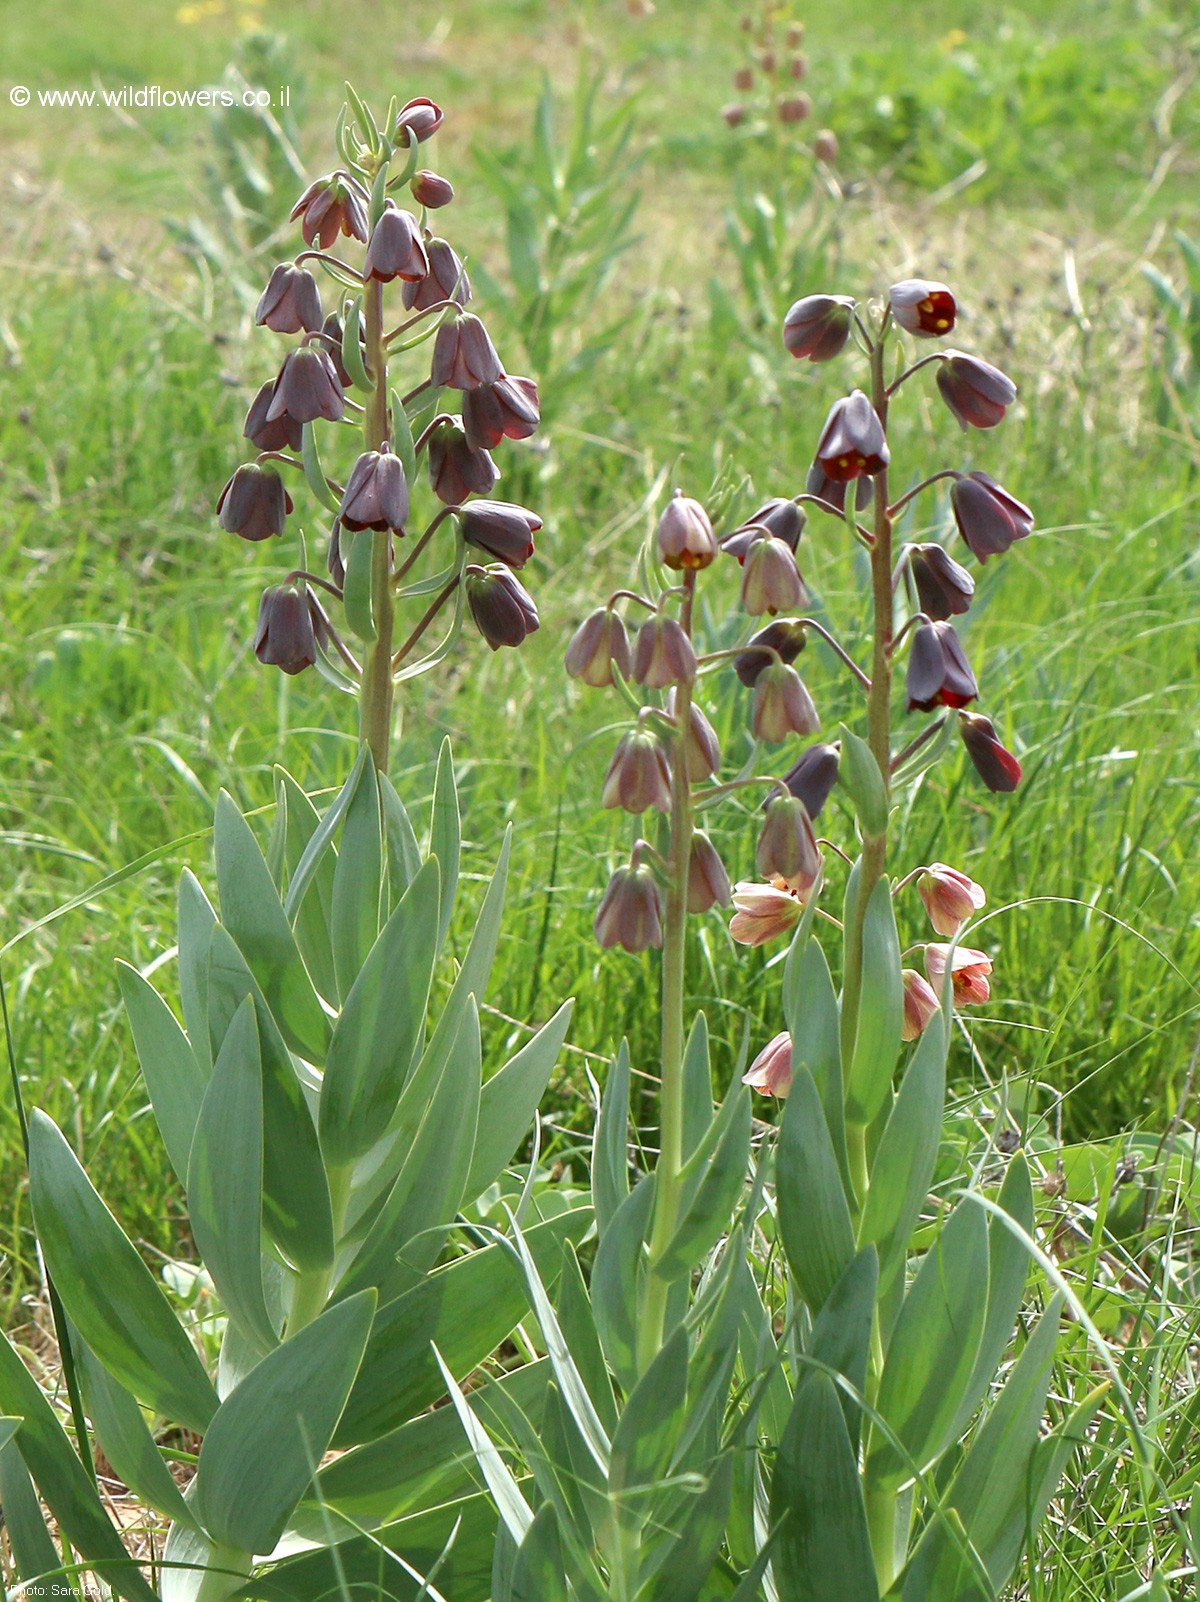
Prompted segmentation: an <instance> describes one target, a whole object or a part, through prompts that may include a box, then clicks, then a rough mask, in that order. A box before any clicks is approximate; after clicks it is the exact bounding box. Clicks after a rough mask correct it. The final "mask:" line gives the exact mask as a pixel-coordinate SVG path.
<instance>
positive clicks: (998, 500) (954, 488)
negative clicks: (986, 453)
mask: <svg viewBox="0 0 1200 1602" xmlns="http://www.w3.org/2000/svg"><path fill="white" fill-rule="evenodd" d="M950 505H951V507H952V508H953V510H954V521H955V522H956V523H957V524H958V532H959V533H960V534H961V535H962V537H963V539H964V540H965V541H966V543H967V545H968V547H969V548H970V551H971V554H972V556H975V557H977V558H978V559H979V561H981V562H986V561H987V559H988V557H989V556H1000V555H1002V554H1003V553H1004V552H1005V551H1007V550H1008V549H1009V548H1010V546H1012V545H1013V543H1014V542H1015V541H1017V540H1023V539H1024V538H1025V537H1026V535H1028V534H1031V533H1032V532H1033V513H1032V512H1031V511H1030V510H1029V508H1028V506H1026V505H1025V503H1024V502H1023V501H1019V500H1017V498H1016V496H1015V495H1010V494H1009V493H1008V491H1007V490H1006V489H1005V488H1004V487H1003V486H1002V485H1000V484H997V483H996V480H995V479H994V478H989V477H988V475H987V474H986V473H980V472H978V471H976V472H974V473H962V474H960V475H959V476H958V477H957V478H956V479H955V480H954V483H953V484H952V485H951V486H950Z"/></svg>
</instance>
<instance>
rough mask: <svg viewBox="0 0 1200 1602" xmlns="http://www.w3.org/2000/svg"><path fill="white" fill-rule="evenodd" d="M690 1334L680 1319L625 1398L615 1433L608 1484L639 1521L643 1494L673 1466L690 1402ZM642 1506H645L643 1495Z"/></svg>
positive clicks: (625, 1509)
mask: <svg viewBox="0 0 1200 1602" xmlns="http://www.w3.org/2000/svg"><path fill="white" fill-rule="evenodd" d="M687 1381H688V1334H687V1330H686V1329H685V1328H684V1326H683V1325H682V1324H677V1325H676V1326H675V1328H674V1329H673V1330H672V1331H671V1334H670V1335H669V1336H668V1337H667V1340H666V1342H665V1344H664V1345H663V1347H662V1350H661V1351H660V1352H659V1353H658V1355H657V1356H656V1357H655V1358H654V1360H653V1361H652V1362H651V1364H650V1366H649V1367H648V1368H647V1370H646V1372H645V1373H644V1374H643V1375H642V1377H641V1379H640V1380H639V1381H638V1382H637V1384H636V1385H635V1386H634V1388H633V1390H632V1391H631V1392H630V1393H629V1396H628V1397H627V1398H626V1401H625V1406H624V1407H623V1408H622V1409H621V1416H620V1418H619V1419H618V1421H617V1428H616V1431H615V1432H614V1434H613V1441H612V1462H611V1465H610V1467H609V1472H608V1487H609V1490H610V1492H611V1493H612V1495H613V1496H614V1497H617V1498H618V1499H619V1500H620V1501H621V1502H622V1503H624V1504H625V1505H624V1506H623V1507H622V1513H623V1515H624V1516H625V1517H626V1518H631V1519H633V1520H634V1522H637V1523H640V1522H641V1519H640V1516H639V1494H638V1493H641V1495H642V1498H643V1499H644V1497H645V1493H646V1492H648V1491H650V1490H651V1489H653V1487H654V1485H655V1483H656V1482H657V1481H658V1480H660V1479H662V1478H663V1476H664V1475H665V1474H666V1472H667V1469H668V1468H669V1467H670V1463H671V1454H672V1453H673V1451H674V1449H675V1443H676V1441H677V1440H678V1439H679V1431H680V1428H681V1426H682V1424H683V1412H684V1407H685V1404H686V1402H687ZM640 1511H641V1512H644V1511H646V1505H645V1502H644V1500H643V1502H642V1507H641V1510H640Z"/></svg>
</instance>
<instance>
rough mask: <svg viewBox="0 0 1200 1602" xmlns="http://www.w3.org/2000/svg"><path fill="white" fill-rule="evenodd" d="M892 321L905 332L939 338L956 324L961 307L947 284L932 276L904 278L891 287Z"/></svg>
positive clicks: (889, 296) (889, 298) (889, 293)
mask: <svg viewBox="0 0 1200 1602" xmlns="http://www.w3.org/2000/svg"><path fill="white" fill-rule="evenodd" d="M888 302H889V304H890V305H891V308H892V321H893V322H894V323H895V324H896V325H897V327H899V328H903V329H904V331H905V333H908V334H917V335H920V336H922V337H924V338H926V339H937V338H939V337H940V336H941V335H943V334H948V333H949V332H950V330H951V329H952V328H953V327H954V319H955V318H956V317H957V316H958V307H957V305H956V304H955V300H954V296H953V295H952V294H951V293H950V290H949V289H948V288H947V287H946V285H945V284H939V283H936V282H935V281H934V280H933V279H931V278H905V279H902V280H901V281H900V283H898V284H893V285H892V287H891V288H890V289H889V290H888Z"/></svg>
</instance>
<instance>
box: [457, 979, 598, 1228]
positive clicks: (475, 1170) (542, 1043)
mask: <svg viewBox="0 0 1200 1602" xmlns="http://www.w3.org/2000/svg"><path fill="white" fill-rule="evenodd" d="M574 1005H575V1004H574V1002H573V1001H565V1002H563V1004H562V1006H561V1007H560V1008H559V1009H558V1011H557V1012H556V1013H555V1014H554V1016H553V1018H551V1019H550V1020H549V1022H548V1023H546V1024H544V1025H543V1026H542V1028H541V1029H539V1030H538V1032H537V1034H536V1035H534V1037H533V1039H532V1040H530V1041H529V1042H528V1044H526V1045H524V1046H522V1047H521V1049H520V1051H518V1052H517V1054H516V1056H515V1057H512V1058H510V1059H509V1061H508V1062H506V1063H505V1065H504V1067H503V1068H501V1069H500V1070H499V1072H498V1073H495V1074H493V1075H492V1077H491V1078H490V1079H489V1080H488V1081H487V1082H486V1084H485V1085H484V1086H483V1091H482V1093H481V1095H480V1098H479V1133H478V1136H477V1139H476V1144H475V1155H474V1157H473V1158H472V1160H471V1172H470V1175H469V1177H468V1179H467V1184H466V1189H465V1190H464V1192H463V1194H464V1196H465V1197H466V1198H467V1199H468V1200H470V1201H473V1200H474V1199H475V1197H476V1196H478V1195H480V1193H481V1192H482V1191H484V1190H486V1189H487V1187H488V1186H489V1185H490V1184H491V1183H492V1181H493V1180H494V1179H495V1178H496V1176H497V1175H498V1174H499V1173H500V1171H501V1170H502V1169H503V1167H504V1165H505V1164H506V1163H507V1162H508V1161H509V1159H510V1158H511V1157H512V1155H513V1152H514V1151H515V1150H516V1148H517V1146H518V1145H519V1144H520V1142H521V1141H522V1140H523V1139H524V1138H525V1136H526V1135H527V1134H528V1133H529V1128H530V1125H531V1124H532V1123H533V1115H534V1113H535V1112H536V1111H537V1107H538V1103H539V1102H540V1101H541V1099H542V1096H543V1094H544V1092H545V1089H546V1086H547V1085H548V1084H549V1082H550V1075H551V1074H552V1073H553V1072H554V1065H555V1063H556V1062H557V1061H558V1054H559V1052H560V1051H561V1050H562V1044H563V1041H564V1040H565V1039H566V1036H567V1029H568V1028H569V1027H570V1023H571V1011H572V1009H573V1007H574Z"/></svg>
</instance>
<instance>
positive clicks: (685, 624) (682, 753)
mask: <svg viewBox="0 0 1200 1602" xmlns="http://www.w3.org/2000/svg"><path fill="white" fill-rule="evenodd" d="M695 588H696V574H695V572H694V571H688V572H686V573H685V574H684V579H683V586H682V590H683V601H682V606H681V609H680V616H679V621H680V624H681V626H682V628H683V631H684V633H685V634H686V635H688V637H689V638H690V637H691V632H692V598H693V595H694V593H695ZM691 707H692V686H691V685H690V684H680V685H677V686H676V689H675V739H674V749H673V751H672V762H671V834H670V847H669V850H668V853H667V855H668V864H669V867H670V884H669V886H668V889H667V905H666V919H665V926H664V931H663V965H662V1088H661V1092H660V1095H661V1104H660V1117H659V1122H660V1139H659V1154H658V1165H657V1167H656V1169H655V1179H654V1185H655V1194H654V1224H653V1227H652V1230H651V1234H650V1275H649V1279H648V1282H647V1286H646V1302H645V1306H644V1307H643V1309H642V1315H641V1318H640V1319H639V1321H638V1367H639V1368H640V1369H641V1371H642V1372H643V1373H645V1371H646V1369H647V1368H648V1367H649V1365H650V1364H651V1363H652V1362H653V1360H654V1358H655V1357H656V1356H657V1354H658V1352H659V1349H660V1348H661V1346H662V1340H663V1329H664V1324H665V1322H666V1313H667V1293H668V1290H669V1288H670V1287H669V1285H668V1282H667V1280H666V1279H665V1277H663V1276H662V1275H660V1274H656V1273H655V1271H654V1265H655V1263H656V1262H658V1261H659V1260H660V1259H661V1258H662V1255H663V1253H664V1252H665V1251H666V1249H667V1247H668V1246H669V1245H670V1242H671V1239H672V1237H673V1236H674V1234H675V1229H676V1225H677V1223H678V1219H679V1177H680V1172H681V1170H682V1168H683V990H684V961H685V957H686V944H687V889H688V868H689V865H690V863H691V854H692V794H691V784H690V782H689V779H688V769H687V741H688V734H689V730H690V723H691V716H690V715H691Z"/></svg>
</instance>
